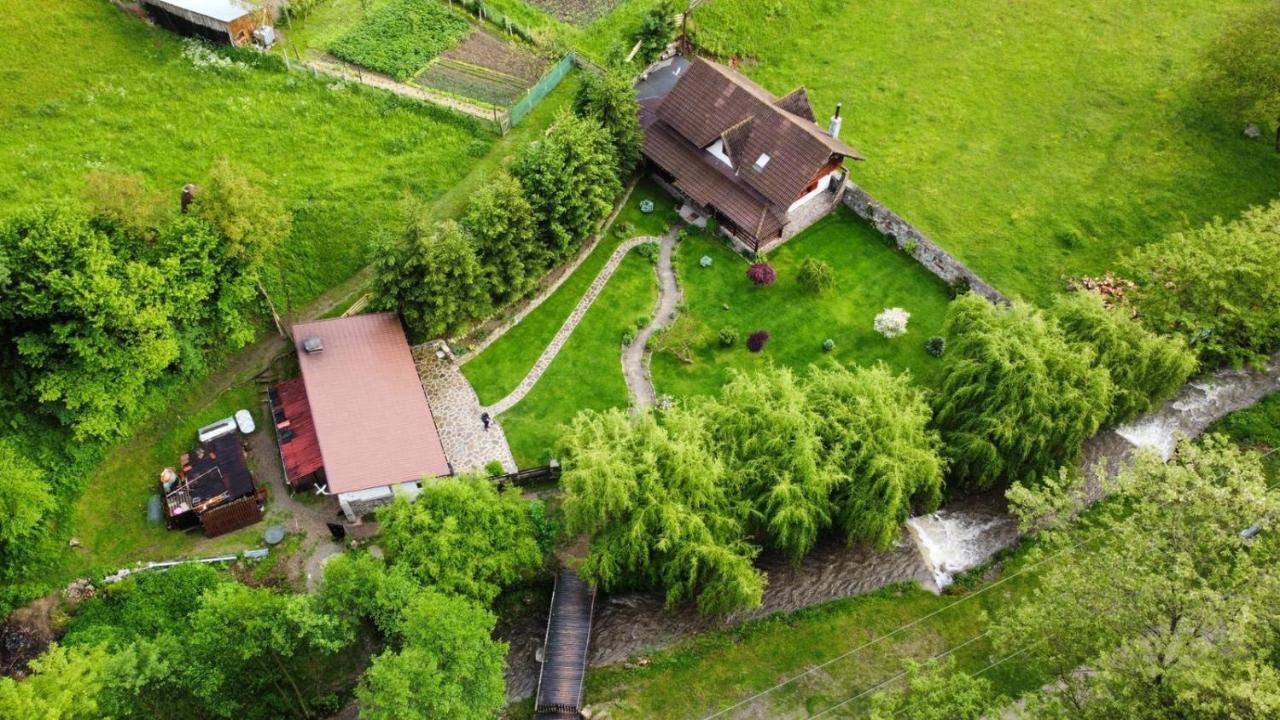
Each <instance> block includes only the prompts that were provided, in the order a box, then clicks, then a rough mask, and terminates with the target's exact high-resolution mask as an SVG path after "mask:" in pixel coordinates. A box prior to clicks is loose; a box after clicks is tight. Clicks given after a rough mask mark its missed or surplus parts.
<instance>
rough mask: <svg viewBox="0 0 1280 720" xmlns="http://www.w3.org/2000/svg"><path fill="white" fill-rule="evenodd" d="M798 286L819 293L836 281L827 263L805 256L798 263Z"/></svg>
mask: <svg viewBox="0 0 1280 720" xmlns="http://www.w3.org/2000/svg"><path fill="white" fill-rule="evenodd" d="M796 281H797V282H799V283H800V287H802V288H804V289H805V290H808V291H809V292H812V293H820V292H822V291H824V290H827V289H829V288H830V287H831V286H832V285H834V284H835V282H836V276H835V273H834V272H832V270H831V266H830V265H828V264H827V263H825V262H823V261H821V260H819V259H817V258H813V257H807V258H805V259H804V261H803V262H801V263H800V270H799V272H798V273H797V274H796Z"/></svg>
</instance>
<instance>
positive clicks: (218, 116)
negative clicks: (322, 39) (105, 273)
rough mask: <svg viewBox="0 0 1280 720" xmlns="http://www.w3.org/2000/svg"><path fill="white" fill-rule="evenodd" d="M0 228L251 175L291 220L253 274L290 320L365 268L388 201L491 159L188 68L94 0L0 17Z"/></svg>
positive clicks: (329, 102) (434, 130)
mask: <svg viewBox="0 0 1280 720" xmlns="http://www.w3.org/2000/svg"><path fill="white" fill-rule="evenodd" d="M0 32H2V33H4V35H5V36H6V37H7V38H8V40H7V41H6V42H4V43H0V97H3V98H5V101H4V102H2V103H0V175H3V176H4V177H5V178H6V180H7V182H4V183H0V213H5V212H9V211H11V210H13V209H14V208H16V207H19V206H23V205H27V204H31V203H38V202H62V201H67V200H69V199H71V200H73V199H75V198H78V197H79V196H80V194H81V191H82V187H83V183H84V176H85V174H86V173H88V172H89V171H90V170H94V169H105V170H111V171H119V172H137V173H141V174H142V175H143V176H144V177H145V179H146V181H147V183H148V185H149V187H150V188H152V189H153V190H155V191H157V192H162V193H166V194H172V197H173V200H174V202H175V204H176V202H177V198H178V193H179V190H180V188H181V187H182V185H183V184H185V183H187V182H192V181H199V180H200V179H201V178H202V177H203V176H204V174H205V172H206V171H207V170H208V168H209V167H210V166H211V165H212V163H213V162H214V161H215V160H217V159H218V158H222V157H226V158H229V159H231V160H232V161H233V162H235V163H238V164H240V165H243V166H246V167H250V168H256V169H257V170H259V171H261V173H262V174H263V176H264V178H265V182H266V183H267V186H268V187H269V189H270V190H271V191H272V192H274V193H276V194H278V195H279V196H280V197H282V198H283V199H284V200H285V202H286V204H287V206H288V208H289V209H290V210H291V211H292V213H293V215H294V225H295V227H294V232H293V235H292V237H290V238H289V240H288V241H287V242H286V243H285V244H284V246H283V248H282V250H281V253H280V262H279V267H278V268H276V269H273V270H272V271H271V272H269V273H268V278H267V281H268V287H269V289H270V290H272V291H273V295H275V296H276V297H277V299H278V303H279V304H280V305H281V306H286V305H287V306H291V307H297V306H298V305H301V304H302V303H304V302H306V301H307V300H309V299H311V298H313V297H315V296H316V295H318V294H319V293H320V292H321V291H323V290H325V289H326V288H329V287H331V286H333V285H336V284H337V283H339V282H340V281H342V280H344V279H346V278H347V277H348V276H350V275H351V274H352V273H353V272H355V271H356V270H357V269H359V268H360V267H361V266H362V265H363V264H364V262H365V260H366V257H365V253H366V248H367V246H368V243H369V240H370V239H371V238H372V236H373V235H374V233H376V232H377V231H378V230H379V229H380V228H384V227H388V226H390V225H392V224H393V223H394V222H395V221H396V220H397V218H398V215H399V207H398V205H399V201H400V199H401V197H402V196H403V194H404V193H412V194H413V195H415V196H417V197H418V198H420V199H423V200H428V201H430V200H433V199H436V198H439V197H441V196H443V195H444V194H445V193H446V192H447V191H449V190H450V189H451V188H453V187H454V186H456V185H457V184H458V183H459V181H461V180H462V179H463V178H464V177H465V176H466V175H467V172H468V171H469V170H470V168H471V166H472V165H473V164H474V163H475V162H476V161H477V160H478V159H479V158H482V157H484V156H485V155H486V154H487V153H488V152H489V151H490V149H491V148H492V146H493V144H494V141H495V136H494V134H493V133H492V132H490V131H489V130H487V129H485V128H483V127H481V125H480V124H478V123H476V122H473V121H472V120H470V119H463V118H461V117H459V116H456V115H452V114H449V113H446V112H445V111H442V110H439V109H437V108H433V107H430V106H426V105H422V104H419V103H413V102H409V101H405V100H401V99H398V98H396V97H395V96H392V95H389V94H386V93H381V92H374V91H369V90H365V89H363V88H359V87H356V86H352V85H340V84H335V83H333V82H332V81H330V80H327V79H315V78H312V77H310V76H309V75H306V74H303V73H287V72H285V71H284V70H283V69H282V68H279V69H277V68H272V67H263V68H247V69H218V68H213V67H197V66H196V64H195V63H194V62H193V61H192V60H191V59H189V58H188V57H185V56H184V54H183V47H184V46H183V43H182V42H181V40H180V39H178V38H176V37H174V36H172V35H171V34H169V33H166V32H164V31H161V30H157V29H154V28H151V27H149V26H148V25H146V24H145V23H143V22H142V21H141V20H139V19H137V18H134V17H131V16H129V15H126V14H125V13H123V12H121V11H119V10H117V9H116V8H115V7H114V6H112V5H111V4H110V3H107V2H101V0H65V1H64V2H58V3H52V4H48V3H45V4H37V3H17V4H14V5H12V7H9V8H7V9H6V12H4V13H2V14H0Z"/></svg>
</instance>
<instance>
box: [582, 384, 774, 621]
mask: <svg viewBox="0 0 1280 720" xmlns="http://www.w3.org/2000/svg"><path fill="white" fill-rule="evenodd" d="M563 450H564V452H563V457H564V458H565V472H564V476H563V477H562V478H561V487H562V489H563V492H564V495H563V497H564V505H563V508H564V516H565V528H566V530H567V531H568V532H569V533H571V534H579V533H581V534H586V535H587V536H588V539H589V541H590V550H589V551H588V555H587V558H586V560H585V561H584V562H583V564H582V566H581V568H580V572H581V573H582V576H583V577H584V578H585V579H586V580H587V581H588V582H590V583H592V584H595V585H598V586H599V587H601V588H603V589H604V590H606V591H607V590H614V589H618V588H624V587H633V588H662V589H664V590H665V592H666V600H667V603H668V604H670V605H674V604H676V603H678V602H680V601H682V600H686V599H690V598H696V600H697V604H698V609H699V610H700V611H702V612H706V613H711V612H728V611H730V610H735V609H739V608H750V607H756V606H758V605H759V604H760V599H761V596H762V594H763V592H764V575H763V573H761V572H760V571H758V570H756V569H755V567H753V566H752V560H753V559H754V557H755V555H756V553H757V551H758V549H757V548H756V547H754V546H752V545H751V544H750V543H748V542H747V541H746V540H745V534H744V531H743V524H742V519H741V512H740V509H739V508H738V507H737V506H736V503H735V502H734V501H733V498H732V497H731V495H730V494H729V493H728V492H727V486H726V483H725V478H724V473H725V468H724V465H723V464H722V463H721V462H720V460H719V459H718V458H717V457H716V456H715V454H714V453H713V452H712V445H711V439H710V437H709V434H708V432H707V430H706V426H705V423H704V422H703V419H702V418H701V417H700V416H698V415H696V414H695V413H693V412H690V411H688V410H684V409H680V408H675V409H672V410H668V411H666V412H664V413H663V414H662V416H661V422H659V420H658V418H657V417H655V416H654V415H653V414H644V415H638V416H634V417H633V416H630V415H628V414H627V413H626V412H625V411H622V410H609V411H607V412H603V413H598V412H593V411H588V412H584V413H582V414H580V415H578V416H577V417H576V418H575V419H574V421H573V423H572V425H571V426H570V428H569V431H568V433H567V434H566V435H565V437H564V439H563Z"/></svg>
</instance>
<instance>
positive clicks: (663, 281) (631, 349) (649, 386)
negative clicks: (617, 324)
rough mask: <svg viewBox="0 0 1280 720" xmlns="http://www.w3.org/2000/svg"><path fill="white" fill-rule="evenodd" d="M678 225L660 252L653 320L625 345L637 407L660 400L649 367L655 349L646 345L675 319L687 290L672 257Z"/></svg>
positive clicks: (624, 358)
mask: <svg viewBox="0 0 1280 720" xmlns="http://www.w3.org/2000/svg"><path fill="white" fill-rule="evenodd" d="M676 232H677V230H676V228H672V229H671V230H669V231H668V232H667V234H666V235H664V236H663V238H662V243H661V245H660V248H661V249H660V252H659V253H658V307H657V309H656V310H654V313H653V320H652V322H650V323H649V324H648V325H646V326H645V327H644V328H642V329H641V330H640V332H638V333H636V339H635V342H632V343H631V344H630V345H628V346H626V347H625V348H623V349H622V377H623V379H625V380H626V382H627V394H628V395H630V396H631V405H632V407H634V408H635V409H637V410H643V409H644V408H647V407H652V406H653V404H654V403H656V402H657V399H658V398H657V393H656V392H655V391H654V389H653V375H652V374H651V372H650V369H649V360H650V358H651V357H652V355H653V354H652V353H651V352H649V351H648V350H647V349H646V348H645V346H646V345H647V344H648V343H649V338H651V337H653V334H654V333H655V332H657V331H658V330H661V329H662V328H665V327H667V326H668V325H670V324H671V323H673V322H675V319H676V312H677V310H678V309H679V307H680V301H681V300H682V299H683V297H684V294H683V293H682V292H681V290H680V283H678V282H677V281H676V271H675V268H674V267H673V265H672V262H671V258H672V256H673V255H674V254H675V250H676Z"/></svg>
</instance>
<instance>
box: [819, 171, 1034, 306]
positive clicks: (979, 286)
mask: <svg viewBox="0 0 1280 720" xmlns="http://www.w3.org/2000/svg"><path fill="white" fill-rule="evenodd" d="M844 204H845V205H846V206H848V207H849V209H851V210H853V211H854V212H855V213H857V214H858V216H859V217H862V218H863V219H865V220H867V221H868V222H870V223H871V225H872V226H873V227H874V228H875V229H876V230H879V231H880V232H881V233H883V234H884V235H887V236H888V237H891V238H893V239H894V241H895V242H897V244H898V247H900V248H902V249H903V250H906V249H907V248H909V247H911V246H912V245H914V246H915V249H914V250H913V251H912V252H911V256H912V257H914V258H915V259H916V262H918V263H920V264H921V265H923V266H924V268H925V269H926V270H928V271H929V272H931V273H933V274H934V275H937V276H938V277H940V278H942V280H943V281H945V282H947V283H953V282H955V281H956V280H957V279H959V278H964V280H966V281H968V283H969V288H970V289H971V290H973V292H976V293H978V294H979V295H981V296H982V297H985V298H986V299H988V300H990V301H991V302H994V303H1001V304H1004V305H1008V304H1009V298H1007V297H1005V296H1004V294H1003V293H1001V292H1000V291H999V290H996V289H995V288H994V287H992V286H991V284H990V283H988V282H987V281H985V280H983V279H982V278H981V277H978V274H977V273H975V272H974V271H972V270H970V269H969V268H968V267H966V266H965V264H964V263H962V262H960V261H959V260H957V259H956V258H955V257H954V256H952V255H951V253H948V252H947V251H946V250H943V249H942V248H941V247H939V246H938V244H937V243H935V242H934V241H932V240H930V239H929V238H928V237H927V236H926V235H925V234H924V233H922V232H920V231H919V230H917V229H916V228H915V227H913V226H912V225H911V223H909V222H907V221H906V220H904V219H903V218H902V217H901V216H900V215H898V214H897V213H895V212H894V211H892V210H890V209H889V208H887V207H885V206H884V205H883V204H881V203H880V201H879V200H876V199H875V198H873V197H871V195H870V194H868V193H867V191H866V190H863V189H862V188H860V187H858V186H857V185H855V184H854V183H852V182H846V183H845V190H844Z"/></svg>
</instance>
